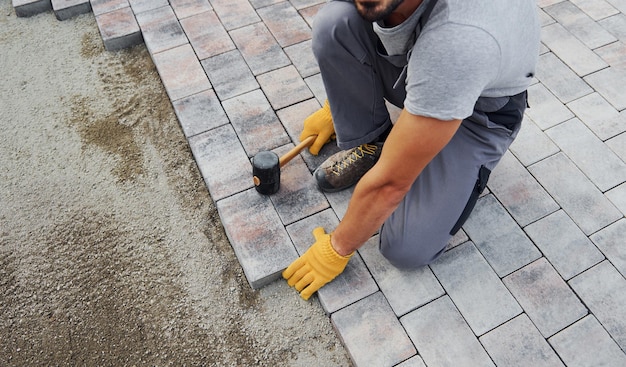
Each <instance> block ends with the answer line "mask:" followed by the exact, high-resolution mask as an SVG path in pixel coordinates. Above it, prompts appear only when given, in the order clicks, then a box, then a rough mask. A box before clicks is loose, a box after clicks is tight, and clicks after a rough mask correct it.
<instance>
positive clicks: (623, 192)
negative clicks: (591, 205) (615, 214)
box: [605, 183, 626, 215]
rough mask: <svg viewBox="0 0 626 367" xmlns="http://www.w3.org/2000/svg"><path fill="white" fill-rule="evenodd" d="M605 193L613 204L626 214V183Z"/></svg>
mask: <svg viewBox="0 0 626 367" xmlns="http://www.w3.org/2000/svg"><path fill="white" fill-rule="evenodd" d="M605 195H606V197H607V198H608V199H609V200H610V201H611V203H613V205H615V206H616V207H617V208H618V209H619V210H620V211H621V212H622V213H624V215H626V183H623V184H621V185H619V186H617V187H616V188H614V189H611V190H610V191H607V192H606V193H605Z"/></svg>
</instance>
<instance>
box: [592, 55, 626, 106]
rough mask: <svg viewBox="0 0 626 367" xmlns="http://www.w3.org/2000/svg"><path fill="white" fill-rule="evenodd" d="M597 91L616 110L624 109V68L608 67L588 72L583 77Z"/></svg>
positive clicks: (625, 99)
mask: <svg viewBox="0 0 626 367" xmlns="http://www.w3.org/2000/svg"><path fill="white" fill-rule="evenodd" d="M584 80H585V82H587V83H589V85H591V86H592V87H593V88H594V89H595V90H596V91H597V92H598V93H600V94H601V95H602V97H604V98H605V99H606V100H607V101H609V103H610V104H612V105H613V107H615V108H616V109H617V110H619V111H621V110H624V109H626V93H624V85H626V68H625V67H612V66H611V67H609V68H606V69H604V70H600V71H598V72H596V73H593V74H590V75H588V76H586V77H585V78H584Z"/></svg>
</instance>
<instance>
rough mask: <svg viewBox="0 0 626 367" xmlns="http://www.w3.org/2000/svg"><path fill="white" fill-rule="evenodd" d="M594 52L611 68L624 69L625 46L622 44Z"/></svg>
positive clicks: (614, 44) (625, 62) (615, 43)
mask: <svg viewBox="0 0 626 367" xmlns="http://www.w3.org/2000/svg"><path fill="white" fill-rule="evenodd" d="M595 52H596V53H597V54H598V55H600V57H601V58H602V59H603V60H604V61H606V62H607V63H608V64H609V65H611V66H612V67H619V68H624V67H626V44H624V43H622V42H614V43H611V44H610V45H606V46H604V47H600V48H598V49H596V50H595Z"/></svg>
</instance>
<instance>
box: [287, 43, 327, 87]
mask: <svg viewBox="0 0 626 367" xmlns="http://www.w3.org/2000/svg"><path fill="white" fill-rule="evenodd" d="M283 50H284V51H285V53H286V54H287V56H288V57H289V59H290V60H291V62H292V63H293V66H295V67H296V69H297V70H298V72H299V73H300V75H301V76H302V77H303V78H306V77H309V76H311V75H315V74H317V73H319V72H320V68H319V66H318V65H317V60H315V56H314V55H313V49H312V46H311V40H308V41H303V42H300V43H296V44H294V45H291V46H288V47H285V48H284V49H283Z"/></svg>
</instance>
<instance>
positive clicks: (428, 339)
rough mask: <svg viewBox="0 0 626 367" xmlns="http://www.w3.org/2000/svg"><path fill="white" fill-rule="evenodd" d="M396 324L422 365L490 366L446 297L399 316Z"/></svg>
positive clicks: (480, 348) (483, 351)
mask: <svg viewBox="0 0 626 367" xmlns="http://www.w3.org/2000/svg"><path fill="white" fill-rule="evenodd" d="M400 322H401V323H402V326H404V328H405V329H406V332H407V334H409V337H410V338H411V340H412V341H413V343H414V344H415V347H416V348H417V350H418V351H419V354H420V356H421V357H422V359H423V360H424V363H425V364H426V366H437V367H479V366H494V364H493V362H492V361H491V359H490V358H489V356H488V355H487V353H486V352H485V350H484V349H483V347H482V345H480V342H479V341H478V339H477V338H476V336H474V334H473V333H472V330H471V329H470V328H469V326H468V325H467V323H466V322H465V320H464V319H463V316H461V314H460V313H459V311H458V310H457V309H456V307H454V303H452V301H451V300H450V298H449V297H448V296H443V297H441V298H438V299H436V300H435V301H433V302H431V303H429V304H427V305H425V306H422V307H420V308H418V309H417V310H415V311H413V312H411V313H409V314H407V315H406V316H403V317H402V318H401V319H400ZM374 349H377V348H374Z"/></svg>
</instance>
